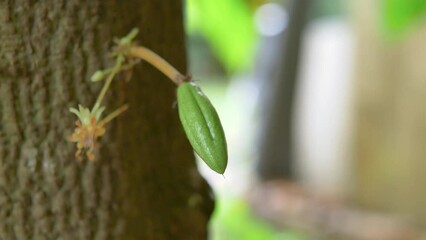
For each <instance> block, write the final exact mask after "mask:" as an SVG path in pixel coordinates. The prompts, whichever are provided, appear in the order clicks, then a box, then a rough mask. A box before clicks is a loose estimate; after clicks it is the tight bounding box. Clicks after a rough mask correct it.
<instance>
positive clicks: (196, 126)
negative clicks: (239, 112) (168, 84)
mask: <svg viewBox="0 0 426 240" xmlns="http://www.w3.org/2000/svg"><path fill="white" fill-rule="evenodd" d="M177 100H178V108H179V118H180V121H181V123H182V126H183V129H184V130H185V133H186V136H187V137H188V140H189V142H190V143H191V145H192V147H193V148H194V151H195V152H196V153H197V154H198V156H200V158H201V159H202V160H203V161H204V162H205V163H206V164H207V166H209V167H210V168H211V169H212V170H213V171H215V172H217V173H220V174H223V173H224V172H225V169H226V165H227V163H228V151H227V146H226V139H225V134H224V132H223V128H222V124H221V123H220V119H219V116H218V115H217V112H216V110H215V109H214V107H213V105H212V104H211V103H210V101H209V99H208V98H207V97H206V96H205V95H204V93H203V92H202V91H201V89H200V88H199V87H198V85H197V84H196V83H194V82H187V83H183V84H181V85H179V87H178V90H177Z"/></svg>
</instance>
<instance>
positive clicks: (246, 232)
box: [212, 199, 306, 240]
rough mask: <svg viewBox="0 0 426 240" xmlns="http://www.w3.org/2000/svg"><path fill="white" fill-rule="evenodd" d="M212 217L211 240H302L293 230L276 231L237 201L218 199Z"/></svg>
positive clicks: (299, 234) (245, 204)
mask: <svg viewBox="0 0 426 240" xmlns="http://www.w3.org/2000/svg"><path fill="white" fill-rule="evenodd" d="M217 204H218V209H217V210H218V211H219V212H216V213H215V216H214V219H213V221H214V223H213V224H214V225H215V226H214V230H215V231H214V236H213V238H212V239H213V240H304V239H306V237H305V236H303V234H302V233H300V232H297V231H294V230H285V231H278V230H276V229H274V228H273V227H271V226H270V225H268V224H266V223H265V222H263V221H262V220H260V219H257V218H256V217H255V216H253V215H252V214H251V212H250V209H249V207H248V205H247V203H246V202H244V201H242V200H238V199H220V201H219V202H217Z"/></svg>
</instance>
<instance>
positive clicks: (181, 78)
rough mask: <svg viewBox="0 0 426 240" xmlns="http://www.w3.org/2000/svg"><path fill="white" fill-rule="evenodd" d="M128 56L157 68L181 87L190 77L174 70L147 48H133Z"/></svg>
mask: <svg viewBox="0 0 426 240" xmlns="http://www.w3.org/2000/svg"><path fill="white" fill-rule="evenodd" d="M125 55H126V56H129V57H135V58H141V59H143V60H145V61H146V62H148V63H149V64H151V65H152V66H154V67H155V68H157V69H158V70H159V71H161V72H162V73H164V75H166V76H167V77H168V78H169V79H170V80H172V81H173V82H174V83H175V84H176V85H180V84H181V83H183V82H186V81H188V80H189V79H190V77H188V76H185V75H183V74H181V73H180V72H179V71H178V70H176V68H174V67H173V66H172V65H171V64H170V63H168V62H167V61H166V60H164V59H163V58H162V57H160V56H159V55H158V54H156V53H155V52H153V51H151V50H149V49H148V48H146V47H142V46H132V47H130V48H129V50H128V51H127V52H126V53H125Z"/></svg>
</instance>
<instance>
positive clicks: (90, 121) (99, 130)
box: [68, 29, 138, 161]
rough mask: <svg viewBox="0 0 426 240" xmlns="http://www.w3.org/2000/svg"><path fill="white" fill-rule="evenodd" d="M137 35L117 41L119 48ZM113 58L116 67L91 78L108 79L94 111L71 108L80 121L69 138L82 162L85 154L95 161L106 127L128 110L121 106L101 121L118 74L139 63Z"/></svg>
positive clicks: (118, 57)
mask: <svg viewBox="0 0 426 240" xmlns="http://www.w3.org/2000/svg"><path fill="white" fill-rule="evenodd" d="M137 33H138V31H137V29H135V30H133V31H131V32H130V34H129V35H127V36H126V37H124V38H122V39H120V40H119V41H117V45H118V46H117V48H120V49H122V48H125V47H128V46H130V45H131V44H132V41H133V39H134V38H135V37H136V35H137ZM113 56H114V57H115V65H114V66H113V67H111V68H107V69H104V70H99V71H96V72H95V73H94V74H93V76H92V77H91V81H92V82H97V81H101V80H103V79H105V78H106V80H105V83H104V86H103V88H102V90H101V92H100V93H99V96H98V99H97V100H96V103H95V105H94V107H93V108H92V110H90V109H89V108H86V107H83V106H82V105H79V107H78V109H75V108H70V112H72V113H74V114H75V115H77V117H78V120H77V121H76V122H75V125H76V128H75V129H74V132H73V133H72V134H71V135H70V136H69V137H68V140H69V141H71V142H74V143H76V144H77V152H76V153H75V156H76V158H77V159H78V160H80V161H81V160H83V157H82V155H83V153H84V152H85V153H86V157H87V158H88V159H89V160H95V154H94V153H93V152H94V150H95V147H96V142H97V139H98V138H99V137H101V136H103V135H104V134H105V125H106V124H107V123H108V122H109V121H111V120H112V119H113V118H115V117H117V116H118V115H120V114H121V113H122V112H124V111H126V110H127V108H128V106H127V105H124V106H121V107H120V108H118V109H117V110H115V111H114V112H112V113H110V114H109V115H108V116H106V117H105V118H103V119H101V115H102V113H103V111H104V110H105V107H101V102H102V100H103V98H104V96H105V94H106V92H107V90H108V88H109V86H110V85H111V82H112V80H113V79H114V77H115V76H116V75H117V73H119V72H121V71H126V70H130V69H131V68H132V67H133V65H134V64H136V63H137V61H128V62H126V58H125V56H124V55H123V54H122V53H119V52H116V53H114V54H113ZM125 63H127V64H125Z"/></svg>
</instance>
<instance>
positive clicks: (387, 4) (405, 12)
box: [382, 0, 426, 37]
mask: <svg viewBox="0 0 426 240" xmlns="http://www.w3.org/2000/svg"><path fill="white" fill-rule="evenodd" d="M382 1H383V2H382V3H383V24H384V28H385V30H386V32H387V33H389V34H391V36H396V37H399V36H401V35H402V34H403V33H405V32H406V30H407V29H409V28H410V27H411V26H412V25H413V24H414V23H415V22H416V21H417V20H419V19H420V18H421V17H422V16H424V15H425V13H426V0H382Z"/></svg>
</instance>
